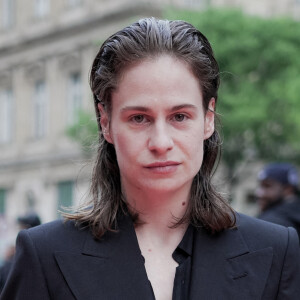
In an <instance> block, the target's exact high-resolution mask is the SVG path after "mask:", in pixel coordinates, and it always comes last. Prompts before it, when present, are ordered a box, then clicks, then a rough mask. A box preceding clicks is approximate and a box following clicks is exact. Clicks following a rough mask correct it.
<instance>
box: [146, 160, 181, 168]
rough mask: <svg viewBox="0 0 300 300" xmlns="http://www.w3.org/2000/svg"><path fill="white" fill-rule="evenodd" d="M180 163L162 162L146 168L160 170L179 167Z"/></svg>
mask: <svg viewBox="0 0 300 300" xmlns="http://www.w3.org/2000/svg"><path fill="white" fill-rule="evenodd" d="M179 164H180V163H179V162H176V161H162V162H154V163H152V164H149V165H146V168H159V167H168V166H178V165H179Z"/></svg>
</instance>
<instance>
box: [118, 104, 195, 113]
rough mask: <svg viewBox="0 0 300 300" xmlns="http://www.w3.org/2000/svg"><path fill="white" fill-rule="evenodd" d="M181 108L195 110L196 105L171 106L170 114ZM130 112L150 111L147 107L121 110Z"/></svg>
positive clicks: (126, 107) (132, 107)
mask: <svg viewBox="0 0 300 300" xmlns="http://www.w3.org/2000/svg"><path fill="white" fill-rule="evenodd" d="M183 108H189V109H195V110H196V109H197V106H196V105H193V104H180V105H176V106H173V107H172V108H171V109H170V112H174V111H177V110H181V109H183ZM131 110H137V111H142V112H148V111H151V110H152V109H150V108H148V107H147V106H125V107H123V108H122V110H121V111H122V112H126V111H131Z"/></svg>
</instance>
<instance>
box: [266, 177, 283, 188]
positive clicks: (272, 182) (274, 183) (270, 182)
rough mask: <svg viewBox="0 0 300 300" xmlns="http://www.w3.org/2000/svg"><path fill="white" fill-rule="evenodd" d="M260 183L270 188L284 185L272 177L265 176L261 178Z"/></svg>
mask: <svg viewBox="0 0 300 300" xmlns="http://www.w3.org/2000/svg"><path fill="white" fill-rule="evenodd" d="M260 185H261V186H262V187H270V188H281V187H283V186H284V185H283V184H282V183H281V182H279V181H277V180H274V179H272V178H266V179H263V180H261V181H260Z"/></svg>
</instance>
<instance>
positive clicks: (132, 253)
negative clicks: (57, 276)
mask: <svg viewBox="0 0 300 300" xmlns="http://www.w3.org/2000/svg"><path fill="white" fill-rule="evenodd" d="M118 224H119V229H118V232H107V233H106V234H105V235H104V236H103V238H102V239H101V240H100V241H99V240H95V239H94V238H93V237H92V235H91V234H90V233H89V232H88V233H87V237H86V241H85V244H84V247H83V251H82V253H70V252H56V253H55V257H56V260H57V262H58V264H59V267H60V269H61V272H62V273H63V275H64V278H65V280H66V282H67V284H68V285H69V287H70V289H71V290H72V292H73V294H74V296H75V298H76V299H84V300H88V299H153V298H152V289H151V286H150V284H149V281H148V278H147V274H146V270H145V266H144V261H143V258H142V256H141V252H140V249H139V246H138V241H137V238H136V235H135V231H134V227H133V223H132V221H131V220H130V218H129V217H122V218H121V219H119V223H118Z"/></svg>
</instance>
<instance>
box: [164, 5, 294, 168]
mask: <svg viewBox="0 0 300 300" xmlns="http://www.w3.org/2000/svg"><path fill="white" fill-rule="evenodd" d="M166 18H168V19H182V20H185V21H187V22H190V23H192V24H193V25H194V26H195V27H197V28H198V29H199V30H200V31H201V32H203V33H204V34H205V35H206V36H207V38H208V39H209V41H210V42H211V44H212V47H213V49H214V52H215V55H216V58H217V60H218V62H219V64H220V70H221V86H220V91H219V103H218V112H219V113H220V114H221V120H222V124H223V127H222V131H223V136H224V143H223V145H224V147H223V159H224V162H225V163H226V164H227V166H229V167H230V168H234V166H235V165H236V164H237V163H238V162H240V161H241V160H244V159H249V157H252V158H256V159H262V160H287V161H293V162H297V163H299V162H300V142H299V141H300V118H299V112H300V23H299V22H296V21H293V20H291V19H284V18H281V19H278V18H277V19H262V18H259V17H254V16H248V15H244V14H243V13H241V12H240V11H236V10H216V9H210V10H207V11H202V12H196V11H174V10H169V11H167V13H166Z"/></svg>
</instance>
